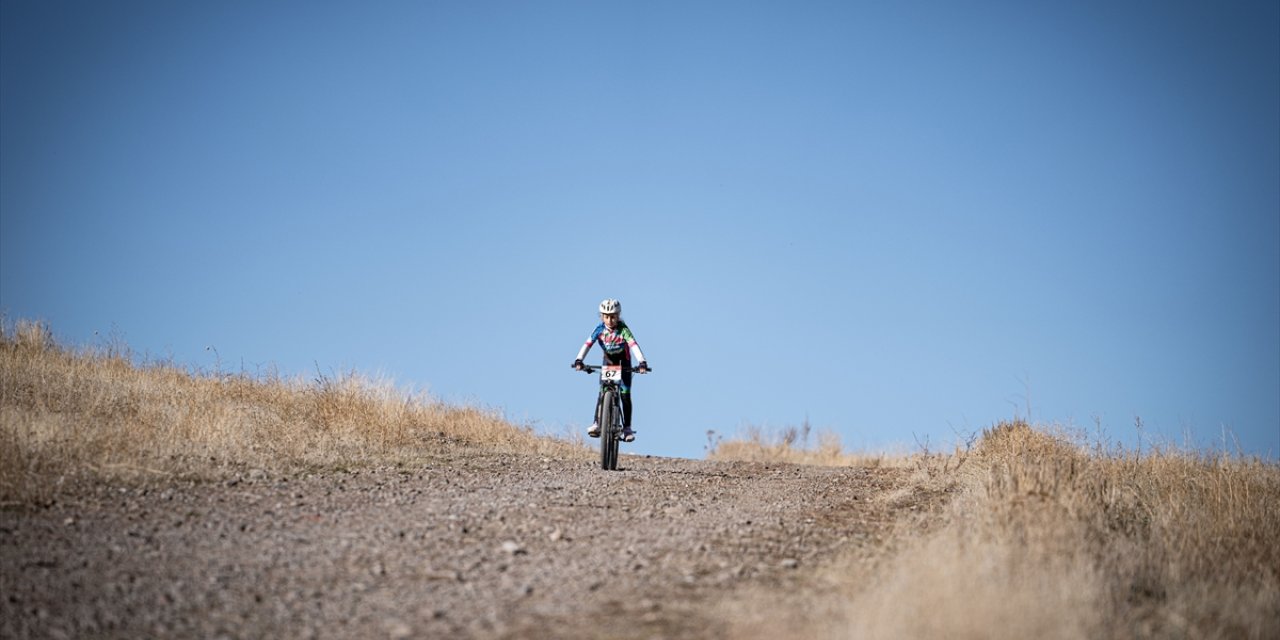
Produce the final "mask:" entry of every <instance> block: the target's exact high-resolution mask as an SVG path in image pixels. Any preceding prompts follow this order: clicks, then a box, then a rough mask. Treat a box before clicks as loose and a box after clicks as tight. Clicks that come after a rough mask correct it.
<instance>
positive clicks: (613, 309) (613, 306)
mask: <svg viewBox="0 0 1280 640" xmlns="http://www.w3.org/2000/svg"><path fill="white" fill-rule="evenodd" d="M600 313H606V314H609V315H613V314H615V313H622V303H621V302H618V301H617V300H614V299H613V298H605V299H604V301H603V302H601V303H600Z"/></svg>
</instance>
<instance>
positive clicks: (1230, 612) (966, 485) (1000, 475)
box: [712, 421, 1280, 639]
mask: <svg viewBox="0 0 1280 640" xmlns="http://www.w3.org/2000/svg"><path fill="white" fill-rule="evenodd" d="M803 441H804V439H803V438H797V437H795V436H794V435H793V436H791V437H787V434H786V433H784V434H782V436H773V437H770V436H768V435H765V434H761V433H760V432H759V431H752V432H748V433H747V434H746V436H744V437H741V438H737V439H732V440H728V441H725V442H721V443H719V444H718V446H717V447H716V450H715V451H713V452H712V457H716V458H722V459H724V458H731V459H732V458H739V459H756V460H761V459H768V458H769V456H775V457H776V458H775V459H777V460H779V461H793V462H803V461H806V457H810V458H812V459H815V460H819V461H824V462H828V463H831V462H835V463H844V464H854V465H868V464H870V465H872V466H875V465H879V464H886V462H885V461H884V460H881V459H880V458H879V457H876V456H853V455H847V454H843V453H841V452H839V451H838V450H836V449H833V448H832V446H831V443H830V442H828V443H826V446H825V447H823V446H819V447H817V448H816V449H815V448H807V447H797V446H795V445H796V444H797V443H799V442H803ZM896 464H897V465H910V466H914V467H915V468H917V470H918V473H917V482H918V484H919V485H920V487H921V488H922V489H932V490H938V489H945V490H949V491H953V492H955V493H956V498H955V499H954V500H953V501H952V503H951V506H950V508H949V509H948V510H947V512H946V513H945V515H944V516H943V517H944V519H945V522H944V523H943V526H942V527H941V528H940V530H937V531H938V532H937V533H934V534H932V535H929V536H926V537H922V538H919V539H915V540H907V541H901V542H900V543H901V544H902V548H901V551H900V552H899V553H898V554H897V555H896V556H895V559H894V560H893V561H891V562H890V563H889V564H888V565H887V566H886V567H885V568H884V570H883V571H882V572H881V573H880V576H879V579H878V581H877V582H876V584H874V585H872V586H871V587H869V588H864V585H847V586H848V589H847V592H848V593H849V594H851V595H849V604H848V606H847V608H846V615H845V616H844V617H843V618H841V619H840V620H837V621H831V620H828V621H824V622H822V623H819V625H818V626H819V627H820V628H819V629H816V630H814V635H819V636H827V637H841V638H843V637H857V638H915V637H947V638H975V639H976V638H1033V637H1034V638H1132V637H1140V638H1151V637H1154V638H1170V637H1172V638H1275V637H1280V466H1277V465H1276V464H1274V463H1265V462H1262V461H1259V460H1256V459H1250V458H1243V457H1237V456H1230V455H1224V454H1219V453H1199V452H1192V451H1182V450H1177V449H1173V448H1165V449H1160V448H1156V449H1152V450H1149V451H1146V452H1143V453H1142V454H1141V455H1139V454H1137V453H1135V452H1130V451H1124V450H1120V449H1116V448H1109V447H1105V446H1100V445H1097V444H1092V445H1091V444H1088V443H1086V442H1083V441H1082V440H1081V439H1080V438H1073V437H1069V436H1066V435H1063V434H1059V433H1055V432H1053V430H1051V429H1047V428H1033V427H1032V426H1031V425H1029V424H1027V423H1026V422H1023V421H1014V422H1006V423H1002V424H999V425H997V426H995V427H994V428H992V429H989V430H987V431H985V432H984V433H982V434H981V436H980V437H979V438H976V439H975V441H974V443H973V444H972V445H971V446H968V447H961V448H960V449H958V450H956V451H955V452H953V453H949V454H946V455H939V454H927V453H922V454H916V455H913V456H905V457H902V458H900V459H899V461H898V462H897V463H896Z"/></svg>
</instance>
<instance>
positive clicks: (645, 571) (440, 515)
mask: <svg viewBox="0 0 1280 640" xmlns="http://www.w3.org/2000/svg"><path fill="white" fill-rule="evenodd" d="M621 466H622V467H623V469H622V470H620V471H619V472H603V471H600V470H599V469H598V468H596V465H595V464H594V463H592V462H590V461H587V460H564V459H551V458H542V457H538V456H526V455H511V454H494V453H476V452H465V451H462V452H456V453H452V454H449V455H442V456H440V458H439V459H438V460H437V461H436V462H434V463H431V464H427V465H423V466H417V467H412V468H385V469H362V470H353V471H325V472H313V473H305V474H296V475H291V476H287V477H280V476H274V475H270V474H268V473H266V472H263V471H257V470H255V471H250V472H247V473H243V474H240V475H238V476H237V477H235V478H232V479H229V480H224V481H220V482H194V481H177V480H164V481H160V480H156V481H151V482H148V483H143V484H136V483H135V484H129V485H121V484H113V485H108V484H103V483H91V484H87V485H85V486H82V487H80V488H76V489H67V490H65V491H64V492H63V493H62V496H61V497H60V498H59V499H58V501H56V502H55V503H53V504H51V505H46V506H43V507H39V508H33V507H22V508H10V509H8V510H5V511H0V594H2V595H0V636H2V637H5V638H74V637H88V636H92V637H118V638H138V637H203V638H218V637H228V638H249V637H257V638H265V637H278V638H344V637H361V638H379V637H385V638H431V637H438V638H468V637H470V638H535V637H556V638H646V639H647V638H725V637H740V636H743V635H764V634H765V632H766V631H765V630H767V633H768V635H773V636H775V637H776V635H777V634H778V633H783V632H785V630H786V629H787V628H791V629H793V630H795V629H797V627H789V623H788V621H789V620H792V619H796V618H799V617H803V616H804V615H806V614H805V607H806V605H805V603H806V602H817V601H822V594H821V591H822V590H823V589H824V580H829V578H830V576H831V575H832V573H833V572H838V573H841V574H847V573H850V572H852V573H857V572H859V571H864V572H869V571H870V569H869V568H868V567H869V566H870V564H873V562H871V563H868V561H874V559H875V558H876V557H877V556H879V555H883V553H884V549H886V548H887V547H888V545H886V541H887V540H888V539H889V538H890V537H891V534H893V533H894V532H895V531H899V529H900V528H901V527H911V528H919V527H926V526H927V525H928V522H929V519H928V518H922V517H920V516H919V514H920V513H922V512H925V511H928V510H929V509H930V508H931V507H936V506H937V505H939V504H940V503H941V502H942V501H943V500H944V499H945V496H941V495H928V494H922V493H919V492H917V491H913V489H912V484H911V480H910V472H909V471H907V470H902V469H859V468H824V467H805V466H794V465H780V464H763V463H741V462H707V461H699V460H682V459H668V458H649V457H634V456H624V457H623V458H622V465H621ZM850 577H851V578H853V579H854V580H856V579H857V578H858V577H859V576H856V575H853V576H850ZM757 623H758V624H759V625H760V626H756V625H757ZM753 629H754V630H755V631H756V633H755V634H752V633H751V632H752V630H753Z"/></svg>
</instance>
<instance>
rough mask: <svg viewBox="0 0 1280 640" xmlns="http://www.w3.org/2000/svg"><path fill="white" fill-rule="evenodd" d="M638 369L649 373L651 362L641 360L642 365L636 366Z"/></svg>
mask: <svg viewBox="0 0 1280 640" xmlns="http://www.w3.org/2000/svg"><path fill="white" fill-rule="evenodd" d="M636 370H637V371H639V372H640V373H649V363H648V362H641V363H640V366H639V367H636Z"/></svg>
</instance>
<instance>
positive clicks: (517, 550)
mask: <svg viewBox="0 0 1280 640" xmlns="http://www.w3.org/2000/svg"><path fill="white" fill-rule="evenodd" d="M502 551H503V553H509V554H511V555H513V556H519V555H524V554H526V553H528V551H525V548H524V547H522V546H520V543H518V542H516V541H515V540H507V541H506V542H503V543H502Z"/></svg>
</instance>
